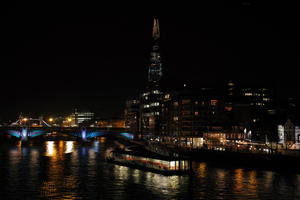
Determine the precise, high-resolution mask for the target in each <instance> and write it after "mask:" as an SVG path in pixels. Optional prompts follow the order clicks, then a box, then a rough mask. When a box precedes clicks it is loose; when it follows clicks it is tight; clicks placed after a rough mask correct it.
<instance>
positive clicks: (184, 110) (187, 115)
mask: <svg viewBox="0 0 300 200" xmlns="http://www.w3.org/2000/svg"><path fill="white" fill-rule="evenodd" d="M160 121H161V124H160V137H161V138H163V140H167V141H170V142H172V141H177V142H179V143H185V144H187V145H189V144H192V143H193V140H195V139H196V138H202V137H203V133H204V132H207V131H211V130H219V131H223V130H224V129H226V130H227V129H230V128H231V127H230V123H229V119H228V118H227V116H226V111H225V105H224V101H223V100H222V99H221V98H220V96H219V95H218V94H217V92H216V90H215V89H211V88H201V89H185V90H182V91H177V92H170V93H166V94H165V95H164V98H163V100H162V103H161V115H160Z"/></svg>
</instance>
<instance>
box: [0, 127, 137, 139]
mask: <svg viewBox="0 0 300 200" xmlns="http://www.w3.org/2000/svg"><path fill="white" fill-rule="evenodd" d="M0 133H1V134H2V135H3V136H8V138H11V137H12V138H18V139H20V140H22V141H28V140H30V139H33V138H39V137H41V138H43V137H44V138H51V139H55V138H59V139H62V138H67V137H69V138H73V139H79V140H82V141H88V140H91V139H93V138H96V137H102V136H113V137H117V138H118V137H119V138H124V139H133V134H131V133H127V132H125V129H124V128H99V127H88V128H84V127H48V126H44V127H26V126H23V127H0Z"/></svg>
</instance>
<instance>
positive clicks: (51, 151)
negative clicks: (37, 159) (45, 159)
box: [46, 141, 57, 156]
mask: <svg viewBox="0 0 300 200" xmlns="http://www.w3.org/2000/svg"><path fill="white" fill-rule="evenodd" d="M56 150H57V149H56V148H55V143H54V141H47V142H46V156H55V155H56Z"/></svg>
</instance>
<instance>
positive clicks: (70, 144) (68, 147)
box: [65, 141, 74, 153]
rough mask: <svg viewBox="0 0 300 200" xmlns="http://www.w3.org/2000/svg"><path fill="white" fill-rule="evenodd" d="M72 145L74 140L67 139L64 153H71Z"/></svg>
mask: <svg viewBox="0 0 300 200" xmlns="http://www.w3.org/2000/svg"><path fill="white" fill-rule="evenodd" d="M73 147H74V141H67V142H66V151H65V153H72V152H73Z"/></svg>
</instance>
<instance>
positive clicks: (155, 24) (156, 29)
mask: <svg viewBox="0 0 300 200" xmlns="http://www.w3.org/2000/svg"><path fill="white" fill-rule="evenodd" d="M152 37H153V38H154V39H158V38H159V37H160V32H159V23H158V19H157V18H154V22H153V34H152Z"/></svg>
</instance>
